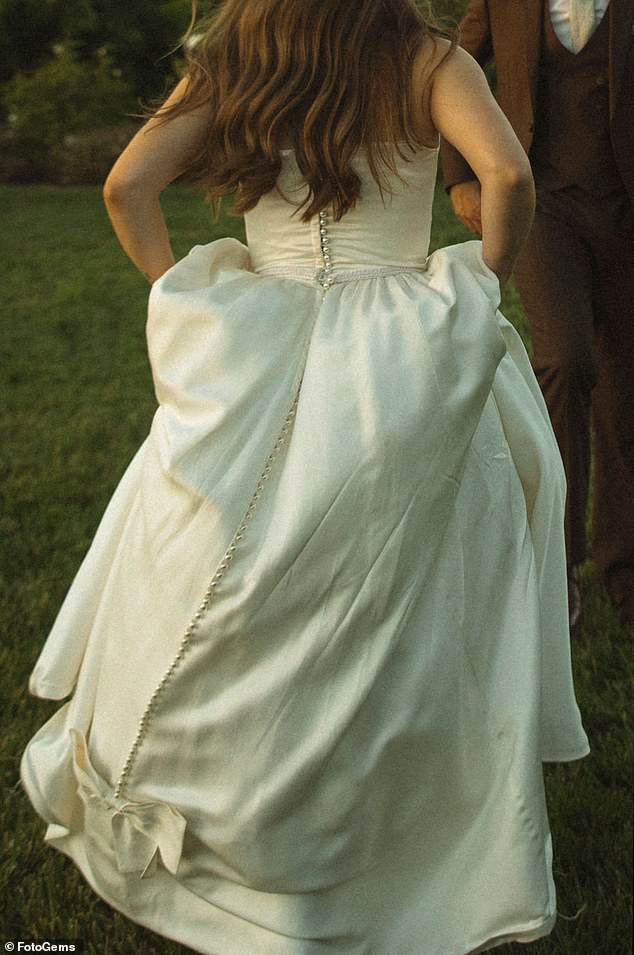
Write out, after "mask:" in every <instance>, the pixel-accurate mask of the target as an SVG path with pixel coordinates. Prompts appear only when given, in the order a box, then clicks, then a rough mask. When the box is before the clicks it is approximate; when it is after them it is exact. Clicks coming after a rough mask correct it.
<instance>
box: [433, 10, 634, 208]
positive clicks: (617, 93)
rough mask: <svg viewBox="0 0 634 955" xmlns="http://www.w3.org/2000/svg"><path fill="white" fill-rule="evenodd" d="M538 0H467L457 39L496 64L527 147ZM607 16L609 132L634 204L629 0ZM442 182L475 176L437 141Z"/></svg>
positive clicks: (501, 97) (633, 19)
mask: <svg viewBox="0 0 634 955" xmlns="http://www.w3.org/2000/svg"><path fill="white" fill-rule="evenodd" d="M543 3H544V0H520V2H518V0H471V2H470V4H469V6H468V8H467V12H466V13H465V15H464V17H463V19H462V21H461V23H460V45H461V46H462V47H464V49H465V50H467V52H468V53H470V54H471V55H472V56H473V57H474V59H476V60H477V61H478V63H479V64H480V66H483V67H484V66H486V65H487V64H488V63H490V62H491V61H494V62H495V67H496V93H497V99H498V102H499V104H500V106H501V107H502V109H503V110H504V112H505V114H506V116H507V117H508V119H509V122H510V123H511V126H512V127H513V129H514V131H515V135H516V136H517V138H518V139H519V141H520V142H521V144H522V146H523V147H524V149H525V150H526V152H527V153H528V152H529V151H530V147H531V143H532V141H533V131H534V129H535V108H536V100H537V85H538V80H539V59H540V48H541V37H542V17H543ZM605 15H606V17H609V30H610V41H609V57H610V60H609V84H610V86H609V93H610V135H611V139H612V147H613V150H614V155H615V159H616V164H617V167H618V169H619V172H620V174H621V177H622V179H623V183H624V185H625V189H626V191H627V192H628V194H629V196H630V199H631V200H632V203H633V204H634V34H633V28H634V3H632V0H611V2H610V5H609V7H608V9H607V12H606V14H605ZM441 155H442V166H443V176H444V182H445V187H446V188H447V189H449V188H451V186H453V185H455V184H456V183H457V182H464V181H466V180H468V179H475V175H474V173H473V171H472V170H471V168H470V167H469V165H468V164H467V163H466V161H465V160H464V159H463V157H462V156H461V155H460V153H459V152H458V151H457V150H456V149H454V148H453V146H451V145H450V144H449V143H447V142H443V143H442V145H441Z"/></svg>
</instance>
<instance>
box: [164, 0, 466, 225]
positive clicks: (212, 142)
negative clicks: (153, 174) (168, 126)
mask: <svg viewBox="0 0 634 955" xmlns="http://www.w3.org/2000/svg"><path fill="white" fill-rule="evenodd" d="M195 29H196V32H198V28H195ZM430 35H431V36H437V35H442V36H447V33H446V32H445V31H442V30H441V29H440V28H439V27H437V26H435V25H432V24H431V23H430V22H429V20H428V19H425V18H424V17H423V15H422V13H421V12H420V11H419V9H418V8H417V6H416V3H415V0H224V2H222V3H220V5H219V6H218V7H217V9H216V10H215V12H214V13H213V14H212V16H211V17H210V18H209V20H208V21H207V23H206V24H205V31H204V33H203V34H202V36H200V38H199V39H198V41H197V42H196V43H195V44H192V47H191V50H190V52H189V54H188V70H187V76H188V83H187V86H186V90H185V93H184V96H183V98H182V99H180V100H179V101H178V102H177V103H176V104H174V105H172V106H171V107H170V108H167V109H165V110H164V111H163V117H162V118H163V119H165V120H166V121H167V120H169V119H170V118H171V117H172V116H176V115H179V114H182V113H184V112H187V111H189V110H192V109H196V108H198V107H201V106H208V110H209V127H208V133H207V137H206V142H205V145H204V148H203V149H202V151H201V153H200V155H199V156H198V157H197V158H196V160H195V162H194V163H193V165H192V167H191V171H193V172H194V173H195V174H196V175H197V177H198V178H200V180H201V181H202V183H203V185H204V187H205V190H206V193H207V198H208V199H209V200H210V201H211V202H212V203H213V204H214V205H215V204H216V203H217V202H218V200H219V199H220V198H221V197H222V196H225V195H227V194H229V193H233V194H234V211H235V212H236V213H238V214H242V213H244V212H248V211H249V209H252V208H253V207H254V206H255V205H256V203H257V202H258V200H259V198H260V196H262V195H264V194H265V193H267V192H269V191H270V190H271V189H273V188H274V186H275V183H276V180H277V178H278V176H279V173H280V169H281V156H280V149H282V148H284V147H290V148H292V149H293V150H294V152H295V158H296V161H297V163H298V166H299V169H300V170H301V172H302V174H303V176H304V178H305V179H306V183H307V186H308V192H307V198H306V200H305V202H304V204H303V206H302V207H301V208H302V219H303V221H308V220H309V219H311V218H312V217H313V216H314V215H316V214H317V213H318V212H319V211H320V210H322V209H324V208H325V207H327V206H330V207H332V211H333V215H334V218H335V219H340V218H341V216H343V215H344V214H345V213H346V212H347V211H348V209H350V208H351V207H352V206H353V205H354V204H355V202H356V201H357V199H358V198H359V194H360V190H361V180H360V178H359V176H358V175H357V173H356V172H355V170H354V168H353V164H352V160H353V158H354V156H355V154H356V153H357V152H358V150H359V149H360V148H361V147H364V149H365V152H366V156H367V160H368V164H369V169H370V172H371V173H372V175H373V177H374V178H375V180H376V181H377V182H378V184H379V186H380V187H381V188H385V187H386V182H387V181H386V172H387V171H388V170H392V171H394V168H395V167H394V163H395V158H394V152H395V151H398V152H399V153H401V154H402V147H403V145H406V146H408V147H410V148H412V149H413V148H415V147H416V145H420V144H419V143H418V141H417V137H416V111H420V104H414V103H413V95H412V65H413V61H414V58H415V56H416V53H417V51H418V49H419V47H420V44H421V42H422V39H423V37H425V36H430ZM454 42H455V40H454V39H453V37H452V47H453V43H454ZM415 106H416V107H417V110H415ZM160 116H161V113H160V112H159V117H160Z"/></svg>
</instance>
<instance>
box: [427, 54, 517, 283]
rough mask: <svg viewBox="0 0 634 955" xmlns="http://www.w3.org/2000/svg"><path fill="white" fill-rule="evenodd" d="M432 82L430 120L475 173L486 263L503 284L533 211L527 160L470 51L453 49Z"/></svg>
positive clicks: (432, 78) (433, 75)
mask: <svg viewBox="0 0 634 955" xmlns="http://www.w3.org/2000/svg"><path fill="white" fill-rule="evenodd" d="M431 84H432V87H431V93H430V98H429V104H430V106H429V112H430V119H431V122H432V123H433V125H434V127H435V128H436V129H437V131H438V132H439V133H440V135H441V136H443V137H444V138H445V139H447V140H448V141H449V142H450V143H451V144H452V145H453V146H455V147H456V149H458V150H459V151H460V153H462V155H463V156H464V157H465V159H466V160H467V162H468V163H469V165H470V166H471V168H472V169H473V171H474V173H475V174H476V176H477V177H478V181H479V187H480V189H481V209H480V213H481V222H482V252H483V256H484V261H485V262H486V264H487V265H488V266H489V268H491V269H492V270H493V271H494V272H495V273H496V275H497V276H498V278H499V280H500V284H501V285H504V284H505V283H506V282H507V281H508V279H509V278H510V275H511V272H512V270H513V264H514V262H515V259H516V258H517V255H518V253H519V251H520V249H521V247H522V245H523V244H524V241H525V240H526V237H527V236H528V232H529V230H530V227H531V223H532V220H533V213H534V210H535V189H534V185H533V177H532V173H531V168H530V164H529V162H528V158H527V156H526V154H525V152H524V150H523V149H522V147H521V145H520V143H519V141H518V139H517V137H516V136H515V133H514V132H513V130H512V128H511V125H510V123H509V122H508V120H507V119H506V117H505V116H504V113H503V112H502V110H501V109H500V107H499V106H498V104H497V103H496V101H495V99H494V97H493V94H492V93H491V91H490V89H489V85H488V83H487V81H486V78H485V76H484V73H483V72H482V70H481V69H480V67H479V66H478V65H477V63H476V62H475V61H474V60H473V59H472V58H471V56H469V54H468V53H465V51H464V50H461V49H460V48H457V49H456V50H454V51H453V52H452V54H451V55H450V56H448V57H447V58H446V59H445V60H443V61H442V62H441V63H440V65H439V66H438V69H437V70H435V72H434V73H433V74H432V77H431Z"/></svg>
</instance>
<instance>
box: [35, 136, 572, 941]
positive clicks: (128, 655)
mask: <svg viewBox="0 0 634 955" xmlns="http://www.w3.org/2000/svg"><path fill="white" fill-rule="evenodd" d="M436 156H437V154H436V151H435V150H432V149H423V150H421V151H419V152H417V153H416V154H414V155H412V156H407V157H401V158H398V160H397V163H398V172H399V175H398V176H393V178H392V182H391V191H390V192H389V193H385V194H384V195H383V196H381V192H380V190H379V189H378V187H377V185H376V183H375V182H374V180H373V179H372V177H371V176H370V174H369V170H368V166H367V162H366V159H365V158H364V155H363V154H360V155H359V156H358V158H357V160H356V167H357V169H358V171H359V174H360V175H361V178H362V183H363V192H362V197H361V199H360V201H359V202H358V203H357V205H356V206H355V208H354V209H353V210H351V211H350V212H349V213H348V214H347V215H345V216H344V217H343V219H341V221H339V222H335V221H333V220H332V217H331V216H330V215H329V214H328V213H327V212H326V213H324V214H322V215H320V216H319V217H316V218H314V219H313V220H311V222H310V223H309V224H305V223H302V222H301V219H300V216H299V215H298V214H297V202H298V201H301V199H302V198H303V195H304V184H303V181H302V178H301V174H300V172H299V169H298V167H297V164H296V162H295V159H294V154H293V153H292V151H290V150H289V151H285V152H284V154H283V167H282V173H281V176H280V180H279V182H278V188H277V189H276V190H274V191H273V192H271V193H270V194H268V195H266V196H263V197H262V198H261V200H260V202H259V203H258V205H257V206H256V208H255V209H253V211H252V212H250V213H249V214H248V215H247V216H246V227H247V235H248V248H246V247H245V246H243V245H242V244H240V243H239V242H237V241H236V240H233V239H221V240H219V241H216V242H212V243H211V244H210V245H207V246H203V247H198V248H195V249H193V251H192V252H191V253H190V255H189V256H187V257H186V258H185V259H183V260H182V261H181V262H179V263H178V264H177V265H175V266H174V267H173V268H172V269H171V270H170V271H169V272H167V273H166V274H165V275H164V276H163V277H162V278H161V279H159V281H158V282H156V283H155V285H154V286H153V288H152V291H151V295H150V305H149V322H148V341H149V351H150V357H151V363H152V369H153V374H154V381H155V387H156V394H157V398H158V401H159V409H158V411H157V413H156V416H155V419H154V422H153V424H152V429H151V433H150V435H149V437H148V439H147V441H146V442H145V444H144V445H143V447H142V448H141V449H140V451H139V452H138V454H137V455H136V457H135V458H134V460H133V462H132V463H131V465H130V467H129V469H128V471H127V473H126V474H125V476H124V478H123V480H122V481H121V484H120V486H119V488H118V489H117V491H116V493H115V495H114V497H113V499H112V501H111V503H110V505H109V507H108V509H107V511H106V514H105V516H104V518H103V521H102V523H101V525H100V527H99V529H98V531H97V534H96V537H95V540H94V543H93V545H92V547H91V549H90V551H89V553H88V555H87V557H86V559H85V561H84V563H83V565H82V567H81V569H80V571H79V573H78V575H77V577H76V579H75V582H74V583H73V585H72V587H71V590H70V592H69V594H68V597H67V599H66V601H65V603H64V605H63V607H62V610H61V612H60V614H59V617H58V619H57V621H56V624H55V627H54V629H53V631H52V633H51V635H50V637H49V640H48V641H47V643H46V645H45V647H44V649H43V651H42V654H41V656H40V658H39V660H38V662H37V665H36V667H35V670H34V672H33V675H32V678H31V689H32V691H33V692H34V693H35V694H37V695H39V696H42V697H47V698H52V699H62V698H64V697H66V696H68V695H70V694H71V693H72V698H71V699H70V701H69V702H67V703H66V704H65V706H64V707H63V708H62V709H60V710H59V711H58V713H57V714H56V715H55V716H54V717H53V718H52V719H51V720H50V721H49V722H48V723H47V724H46V725H45V726H44V727H43V728H42V729H41V730H40V731H39V733H38V734H37V735H36V736H35V738H34V739H33V740H32V741H31V743H30V744H29V747H28V749H27V751H26V753H25V755H24V758H23V765H22V775H23V781H24V785H25V787H26V790H27V793H28V794H29V797H30V798H31V800H32V802H33V804H34V806H35V808H36V809H37V811H38V812H39V813H40V814H41V816H43V818H44V819H45V820H46V821H47V823H48V830H47V834H46V839H47V840H48V841H49V842H50V843H51V844H52V845H53V846H55V847H57V848H58V849H60V850H61V851H62V852H64V853H66V854H67V855H68V856H70V857H71V858H72V859H73V860H74V861H75V863H76V864H77V866H78V867H79V868H80V870H81V871H82V873H83V874H84V876H85V877H86V879H87V880H88V882H89V883H90V884H91V885H92V886H93V887H94V888H95V890H96V891H97V892H98V893H99V894H100V895H101V896H102V897H103V898H104V899H106V900H107V901H108V902H109V903H110V904H111V905H113V906H114V907H115V908H117V909H119V910H120V911H122V912H124V913H125V914H127V915H128V916H129V917H130V918H132V919H134V920H136V921H137V922H139V923H141V924H143V925H146V926H149V927H150V928H152V929H154V930H155V931H157V932H160V933H162V934H164V935H166V936H168V937H171V938H174V939H177V940H179V941H181V942H183V943H185V944H186V945H189V946H191V947H192V948H194V949H196V950H199V951H201V952H205V953H210V955H322V953H326V952H336V953H341V955H344V953H345V955H362V953H363V955H366V953H372V955H464V953H466V952H468V951H475V950H480V949H483V948H486V947H490V946H493V945H495V944H499V943H501V942H503V941H506V940H510V939H518V940H524V941H527V940H530V939H533V938H536V937H538V936H540V935H542V934H544V933H546V932H548V931H549V930H550V928H551V927H552V924H553V921H554V917H555V894H554V888H553V883H552V878H551V843H550V834H549V827H548V820H547V816H546V809H545V804H544V793H543V784H542V769H541V763H542V760H570V759H576V758H578V757H580V756H583V755H584V754H585V753H586V752H587V741H586V737H585V735H584V732H583V729H582V727H581V722H580V718H579V713H578V709H577V706H576V703H575V699H574V693H573V688H572V680H571V671H570V655H569V642H568V629H567V603H566V580H565V560H564V544H563V536H562V508H563V501H564V479H563V475H562V468H561V464H560V459H559V456H558V452H557V450H556V446H555V442H554V438H553V435H552V432H551V428H550V425H549V422H548V417H547V413H546V410H545V407H544V404H543V402H542V399H541V396H540V393H539V391H538V389H537V386H536V384H535V381H534V378H533V375H532V372H531V370H530V367H529V364H528V360H527V357H526V354H525V352H524V349H523V347H522V345H521V343H520V341H519V339H518V336H517V335H516V333H515V332H514V330H513V329H512V328H511V326H510V325H509V324H508V323H507V322H506V321H505V319H504V318H503V317H502V316H501V315H500V314H499V313H497V311H496V310H497V305H498V303H499V285H498V282H497V279H496V277H495V275H494V274H493V273H492V272H491V271H490V269H489V268H488V267H487V266H486V265H485V264H484V262H483V259H482V256H481V246H480V243H479V242H467V243H464V244H462V245H458V246H454V247H451V248H447V249H443V250H440V251H438V252H435V253H434V254H433V255H431V256H430V257H429V258H427V250H428V241H429V233H430V219H431V204H432V195H433V190H434V182H435V172H436Z"/></svg>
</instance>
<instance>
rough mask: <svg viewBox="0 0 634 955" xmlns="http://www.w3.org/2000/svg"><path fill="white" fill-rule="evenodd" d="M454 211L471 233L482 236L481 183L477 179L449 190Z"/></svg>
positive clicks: (459, 183) (458, 184) (460, 183)
mask: <svg viewBox="0 0 634 955" xmlns="http://www.w3.org/2000/svg"><path fill="white" fill-rule="evenodd" d="M449 196H450V198H451V204H452V206H453V211H454V213H455V215H456V217H457V218H458V219H460V221H461V222H462V224H463V225H464V226H466V227H467V229H469V231H470V232H473V233H475V235H482V220H481V218H480V183H479V182H478V180H477V179H470V180H469V181H467V182H458V183H456V185H455V186H452V187H451V189H450V190H449Z"/></svg>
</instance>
